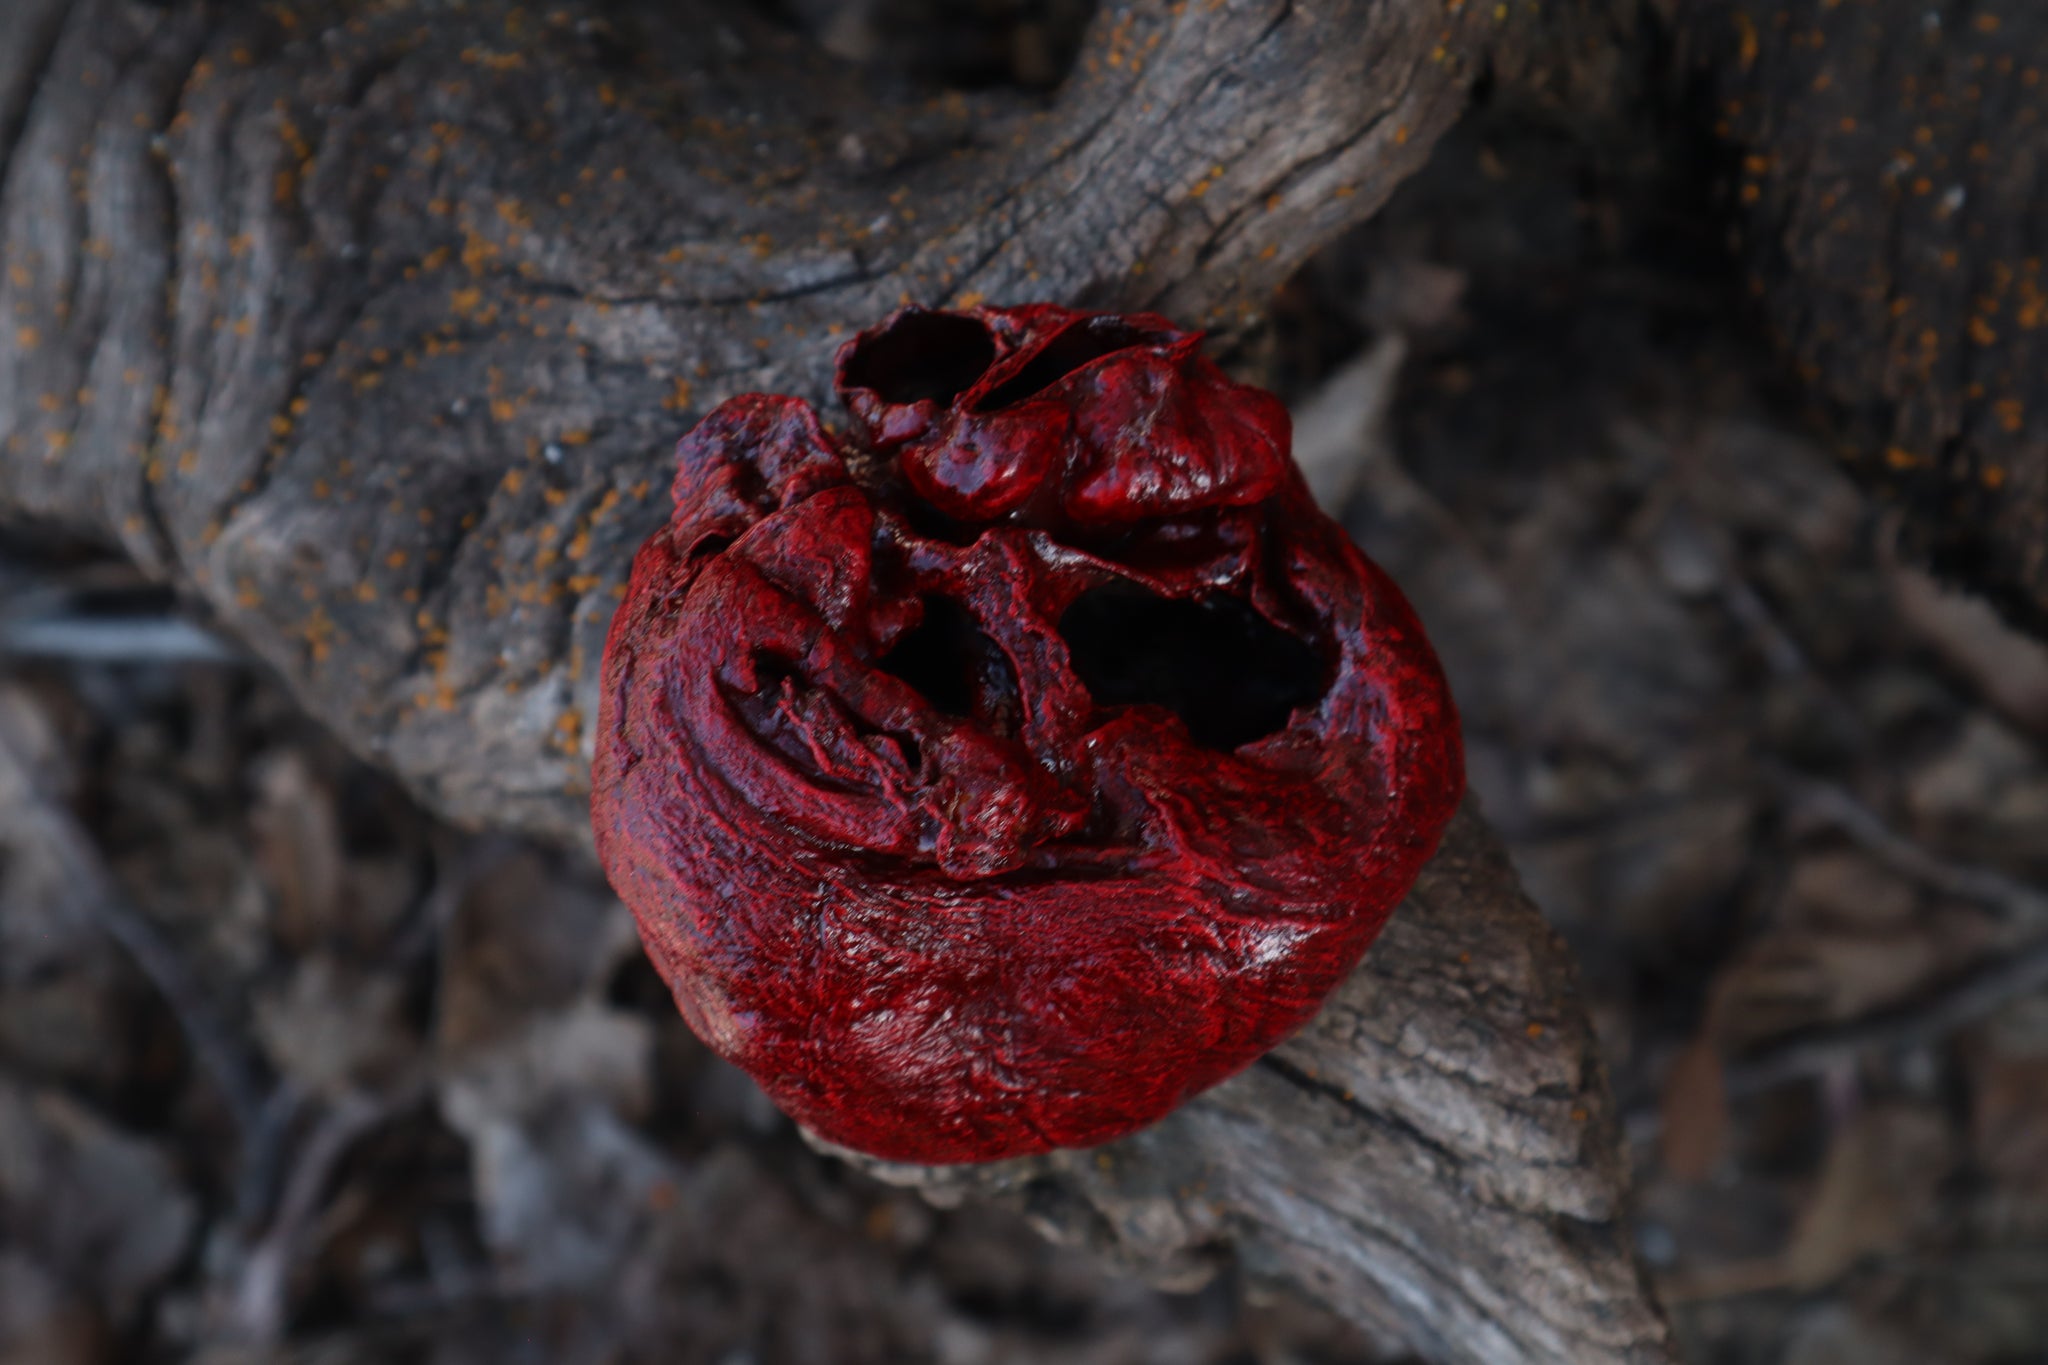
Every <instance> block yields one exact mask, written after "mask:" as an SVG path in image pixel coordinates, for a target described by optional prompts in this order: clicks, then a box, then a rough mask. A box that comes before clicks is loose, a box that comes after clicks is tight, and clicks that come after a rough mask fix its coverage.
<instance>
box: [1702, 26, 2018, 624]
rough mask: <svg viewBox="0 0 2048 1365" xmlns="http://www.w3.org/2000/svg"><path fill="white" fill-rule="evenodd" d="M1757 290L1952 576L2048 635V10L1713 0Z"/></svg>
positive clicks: (1918, 544) (1911, 533)
mask: <svg viewBox="0 0 2048 1365" xmlns="http://www.w3.org/2000/svg"><path fill="white" fill-rule="evenodd" d="M1681 23H1682V33H1683V36H1684V38H1685V43H1686V52H1687V56H1688V57H1689V58H1690V60H1691V61H1692V63H1693V64H1694V65H1695V67H1696V69H1697V70H1698V71H1699V72H1701V73H1702V74H1703V76H1704V79H1705V80H1706V82H1707V84H1708V86H1709V89H1710V90H1711V92H1712V94H1711V98H1712V101H1713V103H1712V106H1711V114H1712V117H1713V120H1714V132H1715V134H1716V136H1717V137H1718V138H1719V139H1720V140H1721V142H1722V144H1723V145H1724V146H1725V147H1726V148H1727V150H1728V152H1729V154H1730V158H1731V162H1732V165H1731V167H1730V170H1731V176H1730V178H1731V185H1730V187H1729V188H1730V194H1731V196H1732V198H1733V200H1734V203H1733V205H1732V210H1733V213H1734V217H1735V223H1734V225H1733V227H1734V232H1735V240H1736V249H1737V250H1738V252H1740V253H1741V255H1742V256H1743V257H1744V258H1745V260H1746V262H1747V264H1748V267H1749V272H1750V274H1749V291H1750V294H1751V296H1752V300H1753V304H1754V306H1755V307H1756V308H1757V309H1758V311H1759V312H1760V313H1761V314H1762V316H1763V317H1764V319H1765V320H1766V322H1767V323H1768V325H1769V327H1770V329H1771V331H1772V333H1773V339H1774V341H1775V343H1776V345H1777V346H1778V348H1779V351H1780V354H1781V355H1782V356H1783V357H1784V359H1785V361H1786V363H1787V365H1788V367H1789V368H1790V369H1792V370H1793V371H1794V372H1795V373H1796V374H1797V375H1798V377H1799V379H1800V380H1801V381H1802V383H1803V385H1804V386H1805V391H1806V393H1807V394H1808V395H1809V396H1810V397H1811V398H1813V399H1815V400H1817V405H1818V406H1819V407H1820V408H1822V409H1823V410H1824V411H1823V418H1824V426H1825V428H1826V429H1827V430H1828V431H1830V432H1831V433H1832V435H1833V437H1834V441H1835V445H1836V448H1837V449H1838V451H1839V453H1840V454H1841V456H1842V458H1843V459H1844V460H1845V461H1846V462H1847V464H1848V466H1849V468H1851V469H1852V470H1853V471H1854V472H1855V473H1856V474H1857V475H1858V476H1859V477H1860V478H1861V479H1862V480H1863V482H1864V484H1865V486H1867V487H1871V488H1873V489H1876V490H1878V491H1879V492H1881V493H1882V494H1883V495H1885V496H1886V497H1888V498H1889V499H1891V500H1893V501H1895V502H1896V503H1897V504H1898V505H1899V506H1900V507H1901V508H1902V509H1903V511H1904V513H1905V518H1904V521H1905V530H1906V534H1907V539H1908V541H1909V543H1910V544H1911V545H1912V546H1913V548H1915V549H1916V550H1917V551H1918V553H1919V554H1920V555H1921V556H1922V557H1924V558H1927V559H1929V560H1931V562H1932V563H1933V564H1934V566H1935V567H1936V568H1937V569H1938V570H1939V571H1940V572H1942V573H1943V574H1944V575H1945V576H1946V577H1948V578H1950V579H1951V580H1953V581H1956V582H1959V583H1962V584H1965V585H1967V586H1970V587H1972V588H1975V589H1976V590H1978V591H1980V592H1982V593H1985V594H1986V595H1987V596H1989V597H1990V599H1991V600H1992V602H1993V603H1994V604H1995V605H1997V606H1998V607H1999V608H2000V609H2001V610H2002V611H2003V612H2004V614H2005V615H2006V616H2007V617H2008V618H2009V619H2010V620H2011V621H2012V622H2013V623H2014V624H2015V625H2018V626H2020V627H2021V628H2023V629H2026V630H2029V631H2031V632H2032V633H2033V634H2035V635H2037V636H2048V275H2044V273H2043V271H2044V269H2048V267H2044V265H2043V257H2044V255H2048V10H2044V9H2043V8H2042V6H2040V5H2039V4H2036V3H2033V0H1935V2H1933V3H1925V4H1922V3H1913V4H1903V3H1895V2H1893V0H1886V2H1885V3H1872V0H1853V2H1852V3H1843V2H1842V0H1782V2H1781V3H1772V4H1733V5H1731V4H1726V3H1722V2H1721V0H1697V2H1696V3H1690V4H1688V5H1687V6H1686V7H1685V9H1684V12H1683V15H1682V20H1681Z"/></svg>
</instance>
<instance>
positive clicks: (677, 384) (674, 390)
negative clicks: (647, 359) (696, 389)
mask: <svg viewBox="0 0 2048 1365" xmlns="http://www.w3.org/2000/svg"><path fill="white" fill-rule="evenodd" d="M661 405H662V406H663V407H665V408H667V409H668V410H669V411H670V412H688V411H689V410H690V381H689V380H687V379H684V378H683V377H682V376H680V375H678V376H677V377H676V378H675V380H674V381H673V382H672V383H671V384H670V385H669V390H668V397H667V398H664V399H663V400H662V402H661Z"/></svg>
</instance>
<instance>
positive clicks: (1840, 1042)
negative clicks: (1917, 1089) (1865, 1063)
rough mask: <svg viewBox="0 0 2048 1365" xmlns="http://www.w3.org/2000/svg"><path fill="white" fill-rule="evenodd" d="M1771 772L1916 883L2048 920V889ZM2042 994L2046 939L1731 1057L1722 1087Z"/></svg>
mask: <svg viewBox="0 0 2048 1365" xmlns="http://www.w3.org/2000/svg"><path fill="white" fill-rule="evenodd" d="M1769 771H1770V775H1771V778H1772V780H1773V781H1774V782H1775V783H1776V784H1777V785H1778V787H1779V788H1780V790H1781V791H1783V792H1784V793H1785V794H1786V796H1787V798H1788V799H1789V800H1790V801H1791V802H1792V803H1793V805H1794V807H1795V808H1796V809H1799V810H1801V811H1802V812H1804V813H1806V814H1808V815H1811V816H1813V817H1815V818H1817V819H1821V820H1825V821H1826V822H1827V823H1829V824H1830V825H1833V826H1834V827H1835V828H1837V829H1839V830H1841V831H1842V832H1843V833H1845V834H1847V835H1848V836H1849V837H1850V838H1852V839H1854V840H1855V841H1856V842H1857V844H1859V845H1860V846H1862V847H1863V848H1864V849H1866V850H1868V851H1869V852H1871V853H1872V854H1874V855H1876V856H1877V857H1879V858H1881V859H1883V860H1884V861H1885V862H1886V863H1888V864H1890V865H1891V866H1892V867H1893V868H1894V869H1895V870H1897V871H1898V872H1900V873H1901V874H1903V875H1905V876H1907V877H1910V878H1912V879H1913V880H1915V881H1917V882H1919V883H1920V884H1921V885H1923V886H1926V887H1928V888H1930V889H1931V890H1934V891H1937V892H1940V893H1942V894H1944V895H1949V896H1954V897H1956V898H1958V899H1961V900H1968V901H1972V902H1974V903H1976V904H1979V905H1983V906H1985V907H1987V908H1989V909H1992V910H1995V911H1998V912H2000V913H2001V914H2002V915H2003V916H2004V917H2005V919H2006V921H2007V922H2008V923H2020V924H2035V923H2039V922H2043V921H2048V892H2043V891H2040V890H2037V889H2035V888H2034V887H2031V886H2029V885H2027V884H2026V883H2024V882H2021V881H2019V880H2017V879H2016V878H2013V877H2009V876H2007V875H2006V874H2004V873H2002V872H1998V871H1996V870H1994V869H1991V868H1986V867H1978V866H1974V865H1970V864H1964V863H1956V862H1951V861H1949V860H1947V859H1945V858H1942V857H1940V856H1938V855H1936V854H1934V853H1932V852H1930V851H1929V850H1927V849H1925V848H1923V847H1921V846H1920V845H1919V844H1917V843H1914V842H1913V841H1912V840H1910V839H1908V838H1906V837H1905V836H1904V835H1901V834H1899V833H1898V832H1897V831H1896V830H1894V829H1892V828H1891V826H1889V825H1888V824H1886V823H1885V822H1884V820H1883V819H1882V818H1881V817H1880V816H1878V814H1877V813H1876V812H1875V811H1873V810H1871V809H1870V808H1869V807H1868V806H1865V805H1864V804H1863V803H1862V802H1860V801H1858V800H1856V798H1855V797H1853V796H1851V795H1850V794H1849V793H1848V792H1846V791H1843V790H1842V789H1841V788H1839V787H1836V786H1834V785H1832V784H1830V783H1826V782H1821V781H1818V780H1815V779H1812V778H1808V777H1804V776H1801V775H1799V774H1796V773H1793V772H1790V771H1789V770H1785V769H1782V768H1777V767H1773V768H1771V769H1770V770H1769ZM2044 988H2048V934H2041V935H2037V936H2035V937H2033V938H2029V939H2027V940H2024V941H2022V942H2020V943H2019V944H2017V945H2016V946H2012V947H2009V948H2007V949H2005V950H2003V951H2001V952H1999V953H1998V955H1997V956H1996V958H1995V959H1987V960H1986V961H1985V962H1983V963H1981V964H1980V965H1978V966H1977V967H1976V968H1974V969H1973V970H1971V971H1968V972H1966V973H1964V974H1962V975H1961V976H1958V977H1954V978H1951V979H1950V980H1949V981H1947V982H1945V983H1944V984H1942V985H1941V986H1940V987H1938V988H1936V989H1935V990H1933V991H1931V992H1929V993H1927V994H1925V995H1922V996H1919V997H1917V998H1915V999H1912V1000H1907V1001H1904V1002H1901V1003H1900V1004H1897V1005H1895V1006H1892V1007H1890V1008H1887V1009H1881V1010H1877V1011H1874V1012H1872V1013H1869V1014H1866V1015H1862V1016H1860V1017H1858V1018H1855V1019H1849V1020H1845V1021H1843V1022H1841V1023H1838V1024H1827V1025H1822V1026H1819V1027H1816V1028H1812V1029H1806V1030H1802V1031H1800V1032H1798V1033H1795V1034H1791V1035H1789V1036H1786V1037H1783V1038H1779V1039H1777V1040H1775V1041H1773V1042H1771V1043H1769V1044H1766V1045H1765V1046H1763V1047H1761V1048H1758V1049H1757V1050H1755V1051H1753V1052H1750V1053H1748V1054H1746V1055H1743V1056H1740V1057H1736V1058H1733V1059H1731V1060H1730V1061H1729V1062H1728V1064H1727V1066H1726V1068H1725V1069H1724V1071H1723V1072H1722V1085H1723V1087H1724V1089H1725V1091H1726V1093H1727V1095H1728V1097H1729V1098H1730V1099H1738V1098H1741V1097H1743V1096H1746V1095H1754V1094H1757V1093H1759V1092H1761V1091H1764V1090H1768V1089H1770V1088H1771V1087H1773V1086H1776V1085H1782V1084H1784V1083H1785V1082H1787V1081H1794V1080H1803V1079H1806V1078H1809V1077H1814V1076H1820V1075H1825V1074H1827V1073H1828V1072H1831V1071H1835V1070H1838V1069H1839V1068H1841V1067H1842V1066H1844V1065H1846V1064H1848V1063H1850V1062H1853V1061H1855V1060H1856V1059H1857V1058H1858V1057H1861V1056H1863V1055H1865V1054H1866V1053H1870V1052H1880V1051H1891V1050H1896V1049H1899V1048H1905V1047H1912V1046H1916V1045H1919V1044H1924V1043H1930V1042H1934V1041H1936V1040H1938V1039H1941V1038H1944V1037H1946V1036H1947V1035H1949V1034H1951V1033H1953V1032H1955V1031H1956V1030H1957V1029H1959V1028H1963V1027H1965V1026H1967V1025H1969V1024H1972V1023H1975V1022H1976V1021H1977V1020H1979V1019H1982V1018H1984V1017H1985V1016H1986V1015H1989V1014H1991V1013H1993V1012H1994V1011H1996V1010H1997V1009H1999V1008H2000V1007H2001V1006H2004V1005H2007V1004H2009V1003H2011V1002H2012V1001H2014V1000H2017V999H2019V998H2020V997H2022V996H2025V995H2030V994H2032V993H2033V992H2035V991H2038V990H2041V989H2044ZM1661 1126H1662V1119H1661V1116H1660V1115H1659V1114H1658V1113H1657V1112H1656V1111H1655V1110H1648V1109H1646V1110H1637V1111H1634V1112H1632V1113H1630V1114H1629V1116H1628V1118H1627V1120H1626V1128H1627V1132H1628V1136H1629V1138H1630V1139H1631V1140H1632V1141H1638V1142H1646V1141H1649V1140H1651V1139H1653V1138H1655V1137H1656V1135H1657V1133H1658V1130H1659V1129H1660V1127H1661Z"/></svg>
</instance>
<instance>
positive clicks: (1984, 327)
mask: <svg viewBox="0 0 2048 1365" xmlns="http://www.w3.org/2000/svg"><path fill="white" fill-rule="evenodd" d="M1969 332H1970V340H1972V341H1974V342H1976V343H1977V344H1978V345H1979V346H1992V345H1996V344H1997V342H1998V333H1997V332H1996V331H1995V330H1994V329H1993V328H1992V326H1991V324H1990V323H1988V322H1986V321H1985V320H1984V318H1983V316H1982V315H1981V314H1980V315H1979V316H1977V317H1973V318H1971V319H1970V324H1969Z"/></svg>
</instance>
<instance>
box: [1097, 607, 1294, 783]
mask: <svg viewBox="0 0 2048 1365" xmlns="http://www.w3.org/2000/svg"><path fill="white" fill-rule="evenodd" d="M1059 630H1060V634H1061V635H1062V636H1064V637H1065V638H1066V642H1067V649H1068V651H1069V652H1070V653H1071V655H1072V657H1073V660H1074V671H1075V672H1076V673H1077V674H1079V675H1080V678H1081V681H1082V683H1083V684H1084V685H1086V687H1087V688H1088V692H1089V694H1090V695H1091V696H1093V697H1094V698H1095V700H1096V702H1097V703H1098V704H1100V705H1103V706H1134V705H1142V704H1145V703H1150V704H1152V705H1155V706H1164V707H1165V708H1166V709H1167V710H1169V711H1171V712H1173V713H1174V714H1175V715H1177V716H1179V717H1180V718H1181V719H1182V720H1183V721H1184V722H1186V724H1187V727H1188V733H1189V734H1190V735H1192V736H1193V737H1194V740H1195V742H1196V743H1197V744H1200V745H1202V746H1203V747H1205V748H1209V749H1226V750H1227V749H1235V748H1237V747H1238V746H1239V745H1240V744H1248V743H1250V742H1251V741H1252V740H1255V739H1259V738H1261V737H1263V736H1265V735H1270V734H1272V733H1273V732H1274V731H1276V730H1278V729H1280V728H1281V727H1282V726H1284V725H1286V724H1287V716H1288V713H1289V712H1291V711H1293V710H1294V709H1295V708H1296V707H1301V706H1309V705H1312V704H1313V703H1315V702H1316V701H1317V700H1319V699H1320V698H1321V697H1322V695H1323V693H1324V692H1326V691H1328V690H1329V685H1330V684H1329V676H1328V675H1329V670H1328V669H1327V668H1325V666H1324V664H1323V661H1322V659H1321V658H1320V657H1319V656H1318V655H1317V653H1316V651H1315V649H1314V647H1313V646H1311V645H1310V644H1309V643H1308V642H1307V641H1305V640H1303V639H1301V638H1300V637H1299V636H1296V635H1292V634H1290V633H1288V632H1287V631H1284V630H1282V629H1280V627H1278V626H1276V625H1274V624H1273V623H1272V622H1270V621H1268V620H1267V619H1266V618H1265V617H1263V616H1261V615H1259V613H1258V612H1257V611H1255V610H1253V609H1252V607H1251V606H1250V604H1248V603H1246V602H1243V601H1241V600H1239V599H1238V598H1235V597H1212V598H1209V599H1208V600H1206V601H1202V602H1184V601H1180V600H1177V599H1175V598H1170V597H1161V596H1159V595H1158V594H1157V593H1153V592H1148V591H1146V590H1145V589H1143V588H1140V587H1137V586H1135V585H1133V584H1129V583H1111V584H1108V585H1105V586H1103V587H1100V588H1091V589H1090V590H1089V591H1087V592H1085V593H1083V594H1081V596H1080V597H1079V598H1078V599H1077V600H1076V601H1075V603H1074V605H1073V606H1071V607H1069V608H1067V610H1066V613H1065V614H1064V615H1063V616H1061V617H1060V625H1059Z"/></svg>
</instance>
